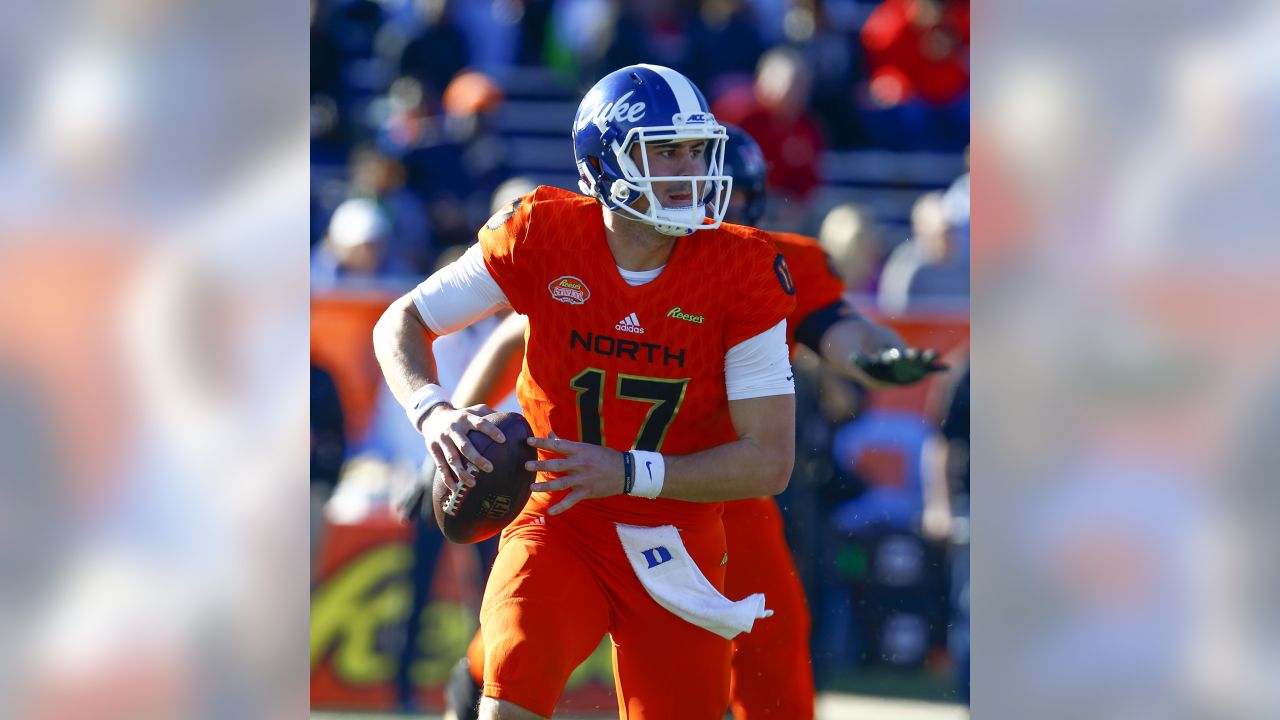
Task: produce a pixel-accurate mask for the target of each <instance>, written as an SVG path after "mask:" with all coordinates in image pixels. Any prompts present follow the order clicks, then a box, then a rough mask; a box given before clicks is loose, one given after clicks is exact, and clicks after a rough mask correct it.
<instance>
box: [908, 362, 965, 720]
mask: <svg viewBox="0 0 1280 720" xmlns="http://www.w3.org/2000/svg"><path fill="white" fill-rule="evenodd" d="M940 426H941V434H940V435H939V436H937V437H935V438H933V439H931V440H930V442H929V443H928V445H926V453H925V463H924V464H925V473H924V511H923V513H922V514H921V519H920V528H921V532H922V533H923V534H924V536H925V537H927V538H929V539H930V540H933V541H936V542H944V543H947V544H948V545H949V557H948V560H949V562H950V566H951V567H950V570H951V592H950V595H951V597H950V607H951V623H950V627H949V628H948V638H947V645H948V648H949V649H950V651H951V657H952V659H953V660H954V661H955V664H956V666H955V673H956V694H957V696H958V699H959V700H960V701H961V702H964V703H968V702H969V371H968V369H966V370H965V372H964V374H963V375H962V376H961V377H960V380H959V382H957V383H956V386H955V388H953V390H952V392H951V398H950V400H949V401H948V402H947V407H946V411H945V413H944V414H943V417H942V421H941V423H940Z"/></svg>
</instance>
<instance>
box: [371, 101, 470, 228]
mask: <svg viewBox="0 0 1280 720" xmlns="http://www.w3.org/2000/svg"><path fill="white" fill-rule="evenodd" d="M432 102H433V101H432V100H431V98H430V97H429V96H428V94H427V93H426V92H425V91H424V89H423V86H422V83H420V82H418V81H417V80H415V79H414V78H411V77H402V78H400V79H398V80H396V81H395V82H394V83H392V85H391V92H390V93H389V94H388V113H387V118H386V120H385V121H384V123H383V126H382V129H381V131H380V133H379V137H378V142H379V145H380V146H381V147H382V148H384V150H385V151H386V152H387V153H389V154H393V155H396V154H398V155H399V157H400V159H401V162H402V163H403V164H404V167H405V169H406V172H407V184H408V187H409V189H410V190H411V191H412V192H413V193H414V195H416V196H417V197H419V198H421V199H422V201H423V202H424V203H425V204H426V206H427V217H428V220H429V221H430V225H431V227H430V231H431V234H432V237H433V239H434V241H435V245H436V247H437V248H443V247H447V246H448V245H451V244H454V243H457V242H465V241H466V240H467V239H468V238H467V233H468V229H467V223H466V221H465V217H464V215H463V212H462V208H461V205H460V203H461V202H462V198H463V197H465V196H466V194H467V192H468V186H469V183H468V182H467V171H466V167H465V164H464V160H463V155H464V153H465V152H466V148H464V147H463V146H462V145H461V144H459V143H458V142H457V141H456V140H454V138H453V137H451V136H450V133H449V132H448V128H447V127H446V124H447V120H446V118H445V116H444V115H443V114H442V113H441V112H440V110H441V108H440V107H439V106H437V105H433V104H432ZM473 229H474V228H472V230H473Z"/></svg>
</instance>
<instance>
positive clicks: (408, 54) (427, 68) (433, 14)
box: [400, 0, 471, 97]
mask: <svg viewBox="0 0 1280 720" xmlns="http://www.w3.org/2000/svg"><path fill="white" fill-rule="evenodd" d="M416 2H417V9H418V19H419V21H420V22H421V27H420V28H419V30H418V32H417V33H416V34H415V35H414V36H413V38H412V39H411V40H409V42H408V44H407V45H405V47H404V51H403V52H401V53H400V74H401V75H404V76H408V77H411V78H414V79H415V80H417V81H418V82H420V83H422V86H423V88H424V89H425V90H426V91H427V92H429V93H431V94H432V95H435V96H436V97H439V96H440V95H441V94H442V93H443V92H444V89H445V87H446V86H448V84H449V81H450V79H452V78H453V76H454V75H457V74H458V72H459V71H460V70H462V68H464V67H466V66H467V65H468V64H470V62H471V47H470V44H469V43H468V41H467V36H466V34H465V33H464V32H463V31H462V27H461V26H459V25H458V23H457V22H456V21H455V20H454V18H453V9H452V7H451V5H452V3H451V2H449V0H416Z"/></svg>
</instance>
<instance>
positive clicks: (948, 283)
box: [879, 192, 969, 314]
mask: <svg viewBox="0 0 1280 720" xmlns="http://www.w3.org/2000/svg"><path fill="white" fill-rule="evenodd" d="M911 231H912V238H911V239H910V240H909V241H907V242H905V243H902V244H901V245H899V246H898V247H896V248H894V250H893V252H892V253H890V255H889V260H888V262H886V263H885V266H884V272H883V273H882V274H881V276H880V294H879V302H880V309H881V310H884V311H885V312H887V313H890V314H896V313H901V312H904V311H906V310H907V309H909V308H911V307H913V306H915V305H917V304H918V303H919V301H920V300H922V299H958V300H967V299H968V297H969V262H968V257H967V256H966V255H964V254H962V253H960V252H958V251H957V248H956V243H955V241H954V238H953V237H952V230H951V227H950V226H949V225H948V224H947V215H946V212H945V208H944V206H943V202H942V193H938V192H931V193H925V194H924V195H921V196H920V198H919V199H918V200H916V204H915V206H914V207H913V208H912V209H911Z"/></svg>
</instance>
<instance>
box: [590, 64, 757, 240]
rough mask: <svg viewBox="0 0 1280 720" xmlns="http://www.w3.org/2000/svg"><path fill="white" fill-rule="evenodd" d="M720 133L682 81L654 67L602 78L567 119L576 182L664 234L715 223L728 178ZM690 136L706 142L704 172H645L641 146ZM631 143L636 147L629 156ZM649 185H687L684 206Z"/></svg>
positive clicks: (729, 186) (725, 201) (724, 204)
mask: <svg viewBox="0 0 1280 720" xmlns="http://www.w3.org/2000/svg"><path fill="white" fill-rule="evenodd" d="M727 138H728V136H727V134H726V132H725V128H724V126H723V125H721V124H720V123H718V122H716V119H715V117H714V116H713V115H712V114H711V110H710V108H709V107H708V105H707V99H706V98H705V97H703V95H702V92H701V91H700V90H698V87H697V86H696V85H694V84H693V83H692V82H691V81H690V80H689V79H688V78H686V77H685V76H684V75H681V74H680V73H678V72H676V71H675V70H672V69H670V68H666V67H662V66H660V65H630V66H628V67H624V68H622V69H621V70H616V71H614V72H612V73H609V74H608V75H606V76H604V78H602V79H601V80H600V81H599V82H597V83H596V84H595V86H594V87H592V88H591V90H590V92H588V93H587V94H586V96H585V97H583V98H582V103H581V104H580V105H579V106H578V114H577V116H576V119H575V120H574V123H573V154H574V159H575V160H576V162H577V166H578V174H579V176H580V180H579V183H578V185H579V187H580V188H581V189H582V192H583V193H585V194H587V195H590V196H592V197H594V198H596V199H597V200H598V201H599V202H600V203H602V204H603V205H604V206H605V207H607V208H609V209H610V210H613V211H616V212H619V213H621V214H624V215H626V216H629V217H631V218H632V219H634V220H639V221H640V222H644V223H648V224H650V225H653V226H654V227H655V228H656V229H657V230H658V231H659V232H662V233H665V234H667V235H676V236H680V235H688V234H690V233H692V232H694V231H696V230H712V229H715V228H718V227H720V223H721V221H722V220H723V219H724V213H725V210H726V209H728V206H729V196H730V194H731V193H732V191H733V179H732V178H731V177H729V176H728V175H727V174H725V172H724V151H725V142H726V140H727ZM694 140H700V141H704V142H706V144H707V145H706V152H705V154H704V155H703V157H704V158H706V166H705V170H704V173H703V174H700V175H681V176H655V175H652V174H650V172H649V160H648V154H647V152H646V148H647V145H648V144H650V143H673V142H687V141H694ZM636 147H639V149H640V151H639V153H638V154H637V156H636V158H634V159H633V157H632V150H633V149H634V148H636ZM654 183H688V184H689V188H690V192H689V195H690V197H691V200H690V204H689V205H686V206H679V207H668V206H665V205H663V204H662V202H661V201H660V200H659V199H658V195H657V193H656V192H654V188H653V185H654ZM641 198H644V199H645V201H646V202H645V203H640V202H639V201H640V199H641Z"/></svg>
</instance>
